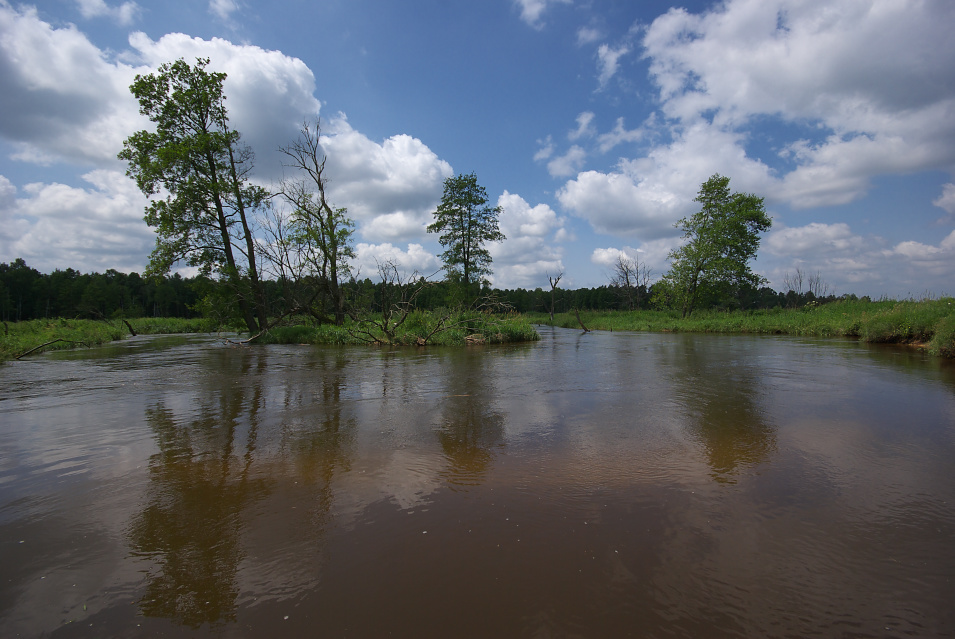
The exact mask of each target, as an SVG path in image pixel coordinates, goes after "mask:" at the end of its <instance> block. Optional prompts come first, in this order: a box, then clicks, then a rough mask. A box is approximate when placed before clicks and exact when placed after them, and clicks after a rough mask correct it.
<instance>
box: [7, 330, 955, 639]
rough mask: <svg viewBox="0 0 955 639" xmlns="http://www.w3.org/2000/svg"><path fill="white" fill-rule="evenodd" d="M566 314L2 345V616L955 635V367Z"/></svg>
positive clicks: (527, 632) (592, 633)
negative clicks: (370, 336)
mask: <svg viewBox="0 0 955 639" xmlns="http://www.w3.org/2000/svg"><path fill="white" fill-rule="evenodd" d="M541 332H542V336H543V339H542V340H541V341H540V342H538V343H535V344H525V345H516V346H505V347H477V348H466V349H464V348H462V349H441V348H429V349H422V350H418V349H409V350H394V351H391V350H380V349H373V348H319V347H307V346H265V347H253V348H248V347H236V346H230V345H228V344H225V343H222V342H217V341H215V340H213V339H211V338H208V337H196V336H192V337H161V338H155V337H153V338H134V339H130V340H128V341H126V342H123V343H120V344H115V345H111V346H108V347H104V348H99V349H94V350H82V351H73V352H65V353H51V354H46V355H42V356H39V357H32V358H30V359H29V360H28V361H20V362H10V363H7V364H4V365H3V366H0V636H2V637H15V636H23V637H36V636H51V637H149V636H164V637H275V636H282V637H385V636H397V637H626V636H630V637H907V636H911V637H945V636H948V637H952V636H955V472H953V471H955V367H953V366H951V365H949V364H946V363H944V362H939V361H933V360H931V359H928V358H926V357H924V356H922V355H920V354H918V353H915V352H910V351H903V350H898V349H888V348H871V347H866V346H863V345H859V344H856V343H851V342H844V341H836V340H831V341H826V340H806V339H791V338H766V337H764V338H758V337H727V336H711V335H667V334H628V333H591V334H580V333H579V332H577V331H569V330H560V329H557V330H553V329H548V328H542V329H541Z"/></svg>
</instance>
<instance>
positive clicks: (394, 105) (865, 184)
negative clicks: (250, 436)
mask: <svg viewBox="0 0 955 639" xmlns="http://www.w3.org/2000/svg"><path fill="white" fill-rule="evenodd" d="M953 28H955V3H953V2H951V1H950V0H841V1H840V2H836V3H833V2H831V1H830V0H726V1H725V2H698V1H694V2H684V3H680V4H677V5H673V4H671V3H669V2H620V1H618V0H484V1H482V2H474V1H473V0H472V1H467V2H457V1H448V0H441V1H438V0H433V1H432V0H428V1H425V0H420V1H408V2H387V1H383V0H378V1H371V0H347V1H346V0H342V1H337V0H328V1H309V2H300V1H295V2H282V3H255V2H249V1H246V2H239V1H237V0H211V1H210V2H209V3H203V2H197V1H196V0H190V1H189V2H179V1H177V0H172V1H168V0H167V1H164V2H161V3H159V2H149V1H145V0H144V1H141V2H132V1H128V2H125V3H120V2H108V1H106V0H57V1H48V2H39V3H34V4H19V3H12V2H8V1H7V0H0V262H10V261H12V260H14V259H15V258H17V257H23V258H24V259H25V260H26V261H27V263H28V264H30V265H31V266H34V267H35V268H38V269H40V270H41V271H50V270H53V269H56V268H67V267H73V268H77V269H80V270H82V271H100V272H102V271H104V270H106V269H108V268H115V269H117V270H121V271H133V270H135V271H142V270H143V268H144V267H145V264H146V260H147V258H148V254H149V251H150V250H151V248H152V244H153V235H152V232H151V230H150V229H149V228H148V227H146V225H145V223H144V222H143V221H142V213H143V208H144V206H145V199H144V198H143V196H142V195H140V194H139V193H138V192H137V191H136V189H135V185H134V184H133V182H132V181H131V180H129V179H128V178H126V177H125V175H124V170H125V167H124V166H123V164H122V163H120V162H119V161H118V160H116V157H115V156H116V153H117V152H118V151H119V149H120V148H121V145H122V140H123V139H124V138H125V137H126V136H128V135H129V134H131V133H132V132H134V131H136V130H138V129H140V128H144V127H146V126H148V123H147V122H145V121H144V120H143V119H142V117H141V116H139V114H138V112H137V105H136V103H135V101H134V99H133V98H132V96H131V95H130V94H129V91H128V86H129V84H130V83H131V82H132V80H133V78H134V76H135V75H136V74H137V73H148V72H151V71H153V70H155V69H156V67H158V66H159V64H161V63H163V62H165V61H170V60H174V59H176V58H179V57H183V58H185V59H187V60H190V61H192V60H194V59H195V58H196V57H197V56H202V57H209V58H211V60H212V63H211V66H212V67H213V68H215V69H216V70H221V71H225V72H226V73H228V76H229V77H228V80H227V82H226V92H227V95H228V100H227V105H228V107H229V110H230V116H231V119H232V122H233V125H234V126H235V127H236V128H237V129H238V130H239V131H241V132H242V134H243V139H244V140H245V141H246V142H247V143H249V144H250V145H251V146H252V147H253V149H254V150H255V152H256V168H255V179H256V180H257V181H259V182H261V183H262V184H263V185H265V186H270V185H274V184H275V183H276V182H277V181H278V180H280V179H281V178H282V176H283V167H282V165H281V158H280V156H279V155H278V154H277V152H276V149H277V147H278V146H280V145H283V144H287V143H288V142H289V141H291V140H292V139H293V138H294V137H295V135H296V131H297V129H298V128H299V126H300V125H301V123H302V122H303V120H305V119H309V118H314V117H316V116H318V115H320V116H321V118H322V123H323V135H324V137H323V146H324V148H325V150H326V152H327V154H328V164H327V167H328V174H329V177H330V179H331V183H330V193H331V197H332V200H333V203H334V204H335V205H337V206H345V207H348V209H349V212H350V214H351V215H352V216H353V217H354V219H355V221H356V223H357V231H358V233H357V237H356V244H357V249H358V251H357V252H358V258H357V260H356V264H355V267H356V268H357V269H360V271H359V272H360V273H361V274H362V276H364V275H369V276H371V275H374V274H375V272H376V270H375V262H376V260H384V259H395V260H397V261H398V262H399V263H400V264H401V265H402V267H403V268H404V269H405V270H406V271H409V272H410V271H413V270H417V271H418V272H420V273H426V274H427V273H433V272H435V271H437V270H438V269H439V268H440V263H439V261H438V259H437V257H436V255H437V254H439V253H440V247H439V246H438V245H437V243H436V241H435V240H436V238H435V236H433V235H431V236H429V235H428V234H427V233H426V232H425V230H424V229H425V226H427V224H428V223H430V221H431V213H432V212H433V211H434V210H435V208H436V206H437V203H438V201H439V199H440V196H441V190H442V183H443V180H444V179H445V178H447V177H448V176H450V175H453V174H457V173H469V172H472V171H473V172H475V173H476V174H477V177H478V180H479V182H480V183H481V184H482V185H483V186H485V187H486V189H487V192H488V195H489V197H490V199H491V201H492V204H499V205H500V206H502V207H503V213H502V216H501V230H502V231H503V232H504V233H505V235H506V236H507V238H508V239H507V240H506V241H505V242H503V243H501V244H499V245H495V246H492V247H491V251H492V255H493V257H494V263H493V268H494V274H493V276H492V282H493V283H494V284H495V285H496V286H499V287H503V288H512V287H518V286H520V287H527V288H535V287H537V286H543V287H545V288H546V287H547V276H548V275H554V274H556V273H558V272H563V273H564V279H563V280H562V281H561V284H562V285H564V284H566V285H567V286H568V287H581V286H598V285H600V284H604V283H606V282H607V281H608V272H609V268H610V265H611V264H612V263H613V262H614V261H615V259H616V258H617V256H619V255H621V254H623V255H628V256H630V257H633V258H635V259H638V260H639V261H641V262H644V263H646V264H648V265H649V266H650V267H651V268H652V270H653V274H654V277H659V276H660V275H662V274H663V273H664V272H665V271H666V270H667V260H666V255H667V252H668V251H669V250H671V249H672V248H674V247H675V246H677V245H678V243H679V240H680V238H679V234H678V232H677V231H676V230H675V229H674V228H673V224H674V222H675V221H676V220H678V219H679V218H680V217H683V216H687V215H691V214H692V213H693V212H694V211H695V208H694V203H693V202H692V199H693V197H694V196H695V194H696V192H697V190H698V189H699V186H700V184H701V183H702V182H703V181H705V180H706V179H707V178H708V177H709V176H711V175H712V174H714V173H721V174H723V175H726V176H728V177H730V178H731V180H732V181H731V188H733V189H734V190H740V191H747V192H753V193H756V194H758V195H760V196H763V197H764V198H765V200H766V207H767V210H768V212H769V213H770V214H771V215H772V216H773V219H774V226H773V229H772V230H771V231H770V232H769V233H768V234H766V235H765V236H764V238H763V242H762V247H761V249H760V253H759V256H758V259H757V261H756V262H755V263H754V269H755V270H756V271H757V272H759V273H761V274H762V275H764V276H765V277H767V278H768V279H769V280H770V283H771V285H773V286H774V287H776V288H780V289H781V288H782V287H783V279H784V277H785V276H786V275H787V274H789V273H793V272H794V271H795V270H796V269H797V268H799V269H800V270H801V271H803V272H804V273H819V274H820V275H821V277H822V278H823V280H825V281H826V282H827V283H828V284H829V285H830V288H831V289H832V290H833V291H835V292H836V293H857V294H860V295H861V294H869V295H873V296H879V295H889V296H893V297H899V296H909V295H921V294H923V293H926V292H927V293H930V294H935V295H942V294H949V295H951V294H955V287H953V286H952V284H951V282H952V281H955V278H953V275H955V39H953V38H951V37H950V34H951V32H952V30H953Z"/></svg>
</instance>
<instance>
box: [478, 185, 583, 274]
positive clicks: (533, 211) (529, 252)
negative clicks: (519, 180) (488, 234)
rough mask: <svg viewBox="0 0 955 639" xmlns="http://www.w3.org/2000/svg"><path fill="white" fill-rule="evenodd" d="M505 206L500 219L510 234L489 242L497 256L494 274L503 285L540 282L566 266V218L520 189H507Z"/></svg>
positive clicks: (502, 204)
mask: <svg viewBox="0 0 955 639" xmlns="http://www.w3.org/2000/svg"><path fill="white" fill-rule="evenodd" d="M497 206H500V207H501V215H500V217H499V218H498V223H499V226H500V229H501V232H502V233H503V234H504V236H505V237H506V238H507V240H505V241H504V242H494V243H492V244H490V245H489V246H488V251H489V252H490V253H491V257H492V258H493V264H492V268H493V270H494V273H493V275H492V276H491V278H490V279H491V281H492V282H493V284H494V285H495V286H497V287H500V288H520V287H523V288H527V287H531V288H534V287H537V286H540V284H541V281H542V280H545V279H546V274H547V273H550V274H551V275H555V274H556V273H558V272H560V271H562V270H563V268H564V267H563V263H562V262H561V258H562V257H563V253H564V251H563V247H562V246H560V241H561V238H563V237H565V233H564V231H565V229H564V223H565V220H564V219H563V218H561V217H560V216H558V215H557V213H555V212H554V210H553V209H552V208H550V207H549V206H547V205H546V204H538V205H536V206H531V205H530V204H529V203H528V202H527V201H526V200H525V199H524V198H522V197H521V196H520V195H517V194H516V193H509V192H508V191H504V193H502V194H501V196H500V197H499V198H498V200H497Z"/></svg>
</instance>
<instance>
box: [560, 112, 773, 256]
mask: <svg viewBox="0 0 955 639" xmlns="http://www.w3.org/2000/svg"><path fill="white" fill-rule="evenodd" d="M621 127H622V124H621ZM739 137H740V135H739V134H735V133H730V132H726V131H722V130H720V129H718V128H716V127H713V126H711V125H709V124H706V123H700V124H698V125H695V126H693V127H689V128H687V129H686V130H685V131H683V132H682V133H681V134H680V135H679V136H678V137H677V138H676V139H674V141H673V142H672V143H671V144H670V145H668V146H658V147H655V148H653V149H651V151H650V152H649V154H648V155H647V157H645V158H641V159H636V160H622V161H621V162H620V163H619V164H618V167H617V170H616V171H612V172H609V173H604V172H599V171H587V172H584V173H581V174H579V175H578V176H577V177H576V178H575V179H573V180H570V181H568V182H567V183H566V184H565V185H564V186H563V187H562V188H561V189H560V190H559V191H558V192H557V198H558V200H559V201H560V203H561V205H562V206H563V207H564V208H566V209H567V210H568V211H570V212H572V213H574V214H575V215H577V216H579V217H581V218H583V219H586V220H587V221H589V222H590V224H591V226H593V228H594V229H595V230H597V231H599V232H601V233H611V234H620V235H635V236H639V237H640V238H641V239H643V240H651V239H658V238H661V237H666V236H673V235H676V233H677V231H676V230H675V229H674V228H673V224H674V222H676V221H677V220H678V219H679V218H681V217H684V216H686V215H691V214H692V213H693V212H694V210H695V209H694V203H693V198H694V197H696V193H697V191H698V190H699V187H700V185H701V184H702V183H703V182H705V181H706V180H707V179H708V178H709V177H710V176H711V175H713V174H714V173H722V174H724V175H730V176H732V182H731V184H730V187H731V188H732V189H733V190H735V191H747V192H757V193H763V192H766V190H767V188H768V187H771V186H772V185H773V183H774V181H773V177H772V175H771V172H770V170H769V168H768V167H767V166H766V165H764V164H762V163H760V162H757V161H753V160H751V159H749V158H748V157H747V156H746V153H745V151H744V150H743V148H742V146H741V144H740V143H739Z"/></svg>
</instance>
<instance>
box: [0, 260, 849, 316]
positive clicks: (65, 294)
mask: <svg viewBox="0 0 955 639" xmlns="http://www.w3.org/2000/svg"><path fill="white" fill-rule="evenodd" d="M264 284H265V292H266V299H267V302H268V306H269V310H270V314H271V315H272V316H276V317H277V316H280V315H283V314H284V313H286V312H287V310H288V299H289V295H288V283H285V282H282V281H276V280H267V281H265V282H264ZM422 284H425V282H424V281H423V280H419V281H417V282H411V283H405V284H403V286H405V287H411V286H413V287H415V288H418V287H420V288H421V290H420V291H419V292H418V293H417V296H416V297H415V305H416V306H417V307H418V308H421V309H423V310H433V309H436V308H441V307H445V306H447V305H448V304H449V301H448V300H449V299H450V297H449V296H450V295H451V290H450V288H451V284H449V283H447V282H429V283H427V285H426V286H423V287H422V286H421V285H422ZM395 286H398V285H396V284H393V283H389V284H382V283H381V282H374V281H372V280H371V279H369V278H365V279H362V280H357V281H356V280H354V279H353V280H351V281H348V282H345V283H343V287H344V289H345V292H346V297H347V299H348V300H349V303H350V304H352V305H353V306H354V305H358V306H361V307H363V308H364V309H367V310H370V311H373V312H374V311H377V310H379V309H380V308H381V302H382V295H384V296H385V299H389V298H390V299H393V298H394V291H393V290H389V289H393V288H394V287H395ZM654 286H655V285H651V286H650V287H649V288H648V287H646V286H633V287H626V286H620V285H613V284H610V283H608V284H606V285H603V286H598V287H595V288H579V289H562V288H556V289H554V290H552V289H551V288H550V287H549V286H547V287H546V288H535V289H531V290H529V289H523V288H518V289H504V290H501V289H488V288H485V289H484V291H483V296H484V297H485V298H490V299H494V300H495V301H496V302H497V303H499V304H501V305H502V307H501V308H502V309H507V310H512V311H515V312H518V313H528V312H543V313H547V312H550V311H551V310H552V309H551V305H552V304H553V307H554V308H553V311H554V312H557V313H561V312H567V311H570V310H573V309H579V310H582V311H584V310H588V311H603V310H636V309H641V308H643V309H645V308H650V304H651V299H652V297H653V293H654V290H653V288H654ZM226 295H228V287H227V286H226V285H225V284H224V283H221V282H218V281H216V280H213V279H210V278H208V277H203V276H197V277H192V278H188V277H182V276H181V275H179V274H173V275H171V276H168V277H159V278H145V277H142V276H140V275H139V274H138V273H120V272H118V271H115V270H113V269H109V270H107V271H106V272H105V273H81V272H79V271H77V270H74V269H72V268H68V269H66V270H59V269H58V270H56V271H53V272H52V273H40V272H39V271H38V270H36V269H34V268H31V267H30V266H28V265H27V264H26V263H25V262H24V261H23V260H22V259H17V260H15V261H14V262H13V263H10V264H7V263H0V320H2V321H4V322H16V321H21V320H32V319H43V318H52V317H66V318H88V319H107V318H108V319H119V318H137V317H185V318H189V317H198V316H202V315H209V314H210V313H213V312H214V311H215V309H216V304H215V300H217V299H222V298H223V296H226ZM832 299H835V298H834V297H833V296H828V297H824V298H817V297H815V296H814V295H813V294H812V293H811V292H806V293H799V294H797V293H796V292H794V291H788V292H787V293H780V292H777V291H774V290H773V289H771V288H769V287H762V288H759V289H756V288H750V289H747V290H742V291H737V292H736V294H735V295H734V296H733V298H732V302H727V298H726V297H722V298H720V300H719V302H718V305H715V304H713V303H710V304H709V305H708V307H709V308H713V307H714V306H716V307H718V308H725V309H726V310H737V309H742V310H748V309H762V308H775V307H784V308H785V307H790V308H792V307H796V306H802V305H804V304H806V303H808V302H811V301H817V302H826V301H831V300H832ZM220 306H221V305H220Z"/></svg>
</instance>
